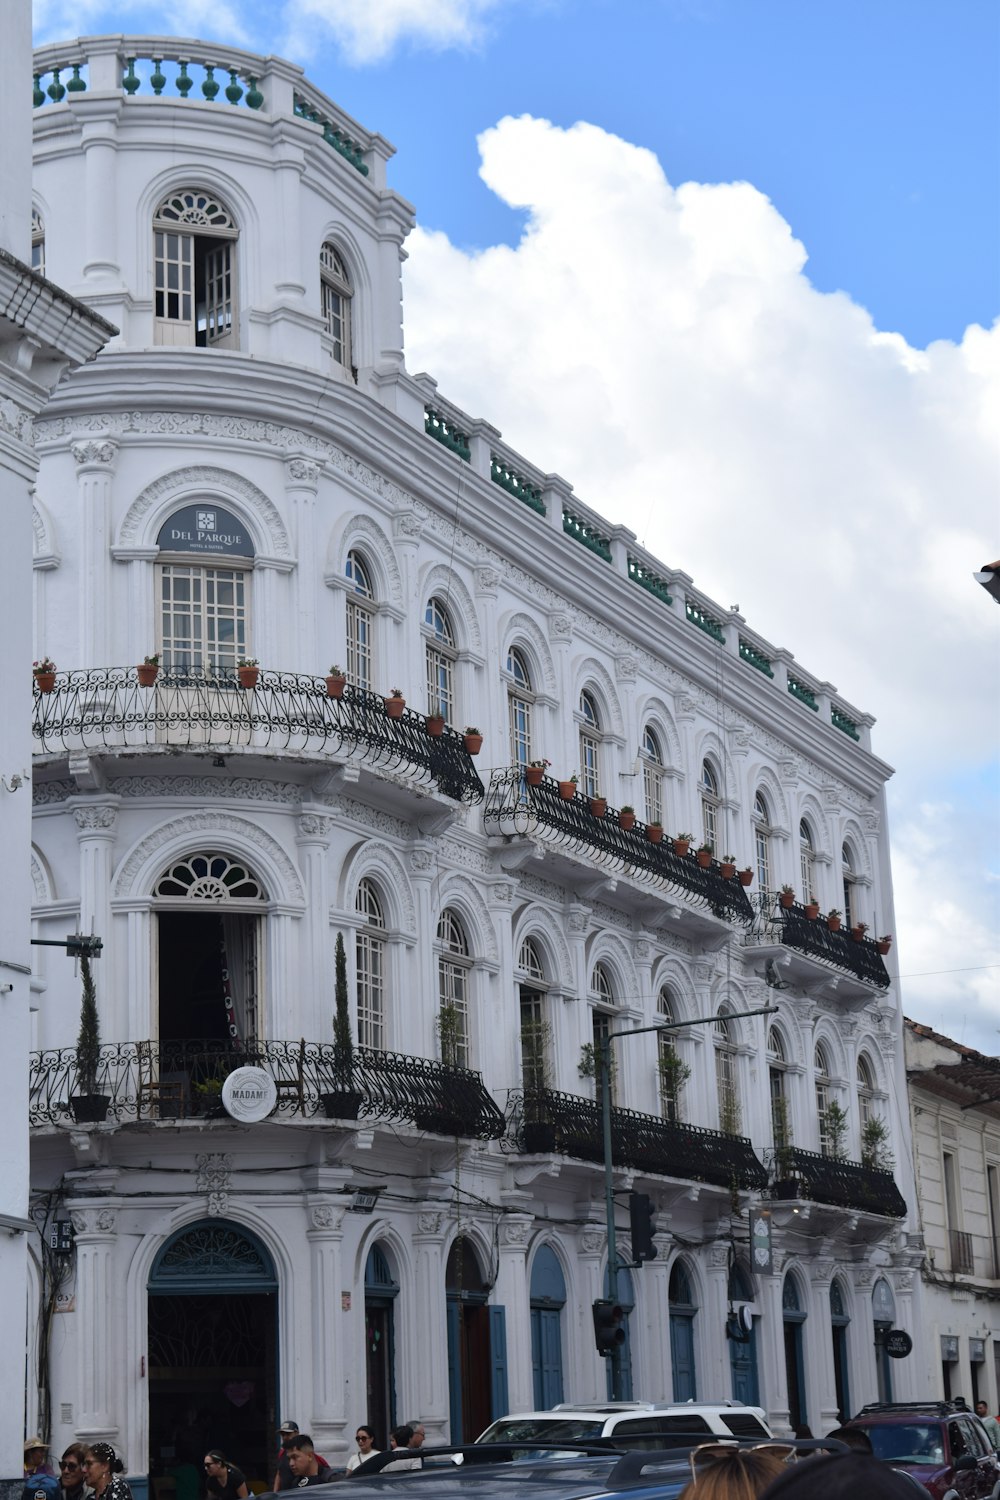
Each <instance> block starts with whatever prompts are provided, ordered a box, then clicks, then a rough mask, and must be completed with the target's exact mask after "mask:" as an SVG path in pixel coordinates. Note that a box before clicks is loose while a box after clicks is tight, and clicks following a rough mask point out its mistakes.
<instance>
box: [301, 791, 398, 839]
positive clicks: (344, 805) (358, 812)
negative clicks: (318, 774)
mask: <svg viewBox="0 0 1000 1500" xmlns="http://www.w3.org/2000/svg"><path fill="white" fill-rule="evenodd" d="M315 800H316V801H317V802H321V803H322V804H323V806H324V807H329V808H330V809H331V811H332V812H335V813H339V814H340V816H341V818H342V819H343V821H345V822H350V823H353V824H356V825H358V826H360V827H361V828H370V829H371V830H372V831H373V832H374V833H380V834H382V835H383V837H385V838H391V839H398V840H399V841H400V842H401V843H407V842H408V841H409V839H410V837H411V835H412V831H413V830H412V829H411V827H410V825H409V824H408V823H404V822H403V820H402V819H401V818H394V817H393V816H392V814H391V813H386V812H381V811H379V809H378V808H375V807H368V806H366V804H365V803H363V802H355V801H354V800H353V798H351V797H339V796H337V795H335V794H329V795H325V796H319V797H317V798H316V799H315Z"/></svg>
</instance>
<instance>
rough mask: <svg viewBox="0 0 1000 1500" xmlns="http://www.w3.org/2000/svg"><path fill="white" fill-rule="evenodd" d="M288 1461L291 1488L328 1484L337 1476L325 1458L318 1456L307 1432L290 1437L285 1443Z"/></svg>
mask: <svg viewBox="0 0 1000 1500" xmlns="http://www.w3.org/2000/svg"><path fill="white" fill-rule="evenodd" d="M286 1447H287V1451H288V1463H289V1467H290V1468H291V1471H292V1488H293V1489H300V1490H302V1489H306V1488H307V1487H308V1486H309V1485H313V1484H329V1482H330V1480H331V1479H336V1478H337V1476H336V1474H335V1473H334V1472H333V1470H332V1469H331V1468H330V1465H329V1464H328V1463H327V1461H326V1459H325V1458H320V1456H319V1454H318V1453H317V1452H316V1450H315V1448H314V1447H313V1440H312V1438H311V1437H310V1436H309V1434H308V1433H307V1432H300V1433H299V1435H298V1437H295V1438H290V1439H289V1441H288V1443H287V1445H286Z"/></svg>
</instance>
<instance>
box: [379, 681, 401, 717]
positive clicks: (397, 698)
mask: <svg viewBox="0 0 1000 1500" xmlns="http://www.w3.org/2000/svg"><path fill="white" fill-rule="evenodd" d="M383 701H384V702H385V711H386V713H387V714H388V715H389V718H390V719H401V718H402V717H403V709H404V708H405V707H406V699H405V698H404V697H403V690H402V688H393V690H392V692H391V693H390V694H389V696H388V698H386V699H384V700H383Z"/></svg>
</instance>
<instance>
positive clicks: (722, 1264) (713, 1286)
mask: <svg viewBox="0 0 1000 1500" xmlns="http://www.w3.org/2000/svg"><path fill="white" fill-rule="evenodd" d="M702 1271H703V1275H704V1278H705V1305H704V1307H703V1308H701V1310H700V1311H699V1313H698V1317H697V1319H696V1321H695V1331H696V1332H698V1331H699V1330H700V1334H701V1337H700V1338H699V1339H698V1341H697V1342H698V1344H699V1345H700V1349H699V1350H696V1356H695V1357H696V1359H697V1354H698V1353H700V1354H701V1367H700V1368H699V1367H698V1366H697V1364H696V1366H695V1368H696V1370H697V1375H698V1394H699V1395H700V1396H705V1397H706V1398H707V1397H708V1395H709V1393H710V1392H711V1394H712V1396H713V1397H714V1398H715V1399H717V1400H722V1399H724V1398H725V1397H727V1396H731V1395H732V1374H731V1372H730V1363H729V1340H728V1339H727V1338H726V1314H727V1312H728V1309H729V1244H728V1242H726V1241H723V1240H718V1241H716V1243H715V1244H714V1245H710V1246H709V1250H708V1264H707V1265H704V1264H703V1266H702Z"/></svg>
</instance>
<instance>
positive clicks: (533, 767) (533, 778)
mask: <svg viewBox="0 0 1000 1500" xmlns="http://www.w3.org/2000/svg"><path fill="white" fill-rule="evenodd" d="M551 764H552V762H551V761H550V760H545V759H544V757H543V759H541V760H529V761H528V764H527V765H526V766H525V768H524V779H525V781H526V782H527V783H528V785H529V786H541V784H542V780H543V778H544V776H545V772H546V771H547V770H548V768H549V766H550V765H551Z"/></svg>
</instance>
